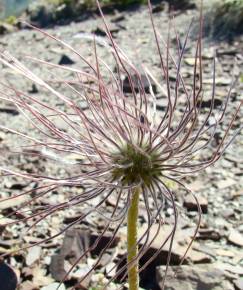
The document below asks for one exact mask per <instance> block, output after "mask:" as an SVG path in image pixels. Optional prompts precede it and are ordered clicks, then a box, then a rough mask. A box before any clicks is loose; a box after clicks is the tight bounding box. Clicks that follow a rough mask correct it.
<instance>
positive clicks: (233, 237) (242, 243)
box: [228, 230, 243, 247]
mask: <svg viewBox="0 0 243 290" xmlns="http://www.w3.org/2000/svg"><path fill="white" fill-rule="evenodd" d="M228 241H229V242H231V243H232V244H234V245H236V246H239V247H243V235H242V234H241V233H240V232H238V231H237V230H231V231H230V233H229V236H228Z"/></svg>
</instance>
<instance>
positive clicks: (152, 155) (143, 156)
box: [112, 144, 161, 187]
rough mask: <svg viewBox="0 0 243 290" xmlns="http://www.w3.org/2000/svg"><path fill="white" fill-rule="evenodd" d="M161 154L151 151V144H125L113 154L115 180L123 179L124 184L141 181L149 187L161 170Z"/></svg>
mask: <svg viewBox="0 0 243 290" xmlns="http://www.w3.org/2000/svg"><path fill="white" fill-rule="evenodd" d="M158 157H159V154H158V153H157V152H153V151H151V148H150V146H149V145H147V144H145V145H140V147H139V146H133V145H132V144H126V145H124V146H123V147H122V148H121V150H120V151H119V152H116V153H115V154H114V155H113V161H114V164H116V165H117V166H116V167H115V168H114V170H113V172H112V175H113V178H114V179H115V180H121V181H122V183H123V184H124V185H131V184H134V183H139V182H141V183H142V184H143V185H145V186H146V187H149V186H150V185H151V184H152V182H153V179H154V178H156V177H159V175H160V172H161V166H160V162H159V160H158Z"/></svg>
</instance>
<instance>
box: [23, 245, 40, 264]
mask: <svg viewBox="0 0 243 290" xmlns="http://www.w3.org/2000/svg"><path fill="white" fill-rule="evenodd" d="M40 255H41V247H39V246H35V247H31V248H30V249H29V250H28V254H27V256H26V260H25V261H26V265H27V266H31V265H32V264H34V263H35V262H36V261H38V260H39V258H40Z"/></svg>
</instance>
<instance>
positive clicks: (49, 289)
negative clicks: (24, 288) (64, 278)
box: [40, 283, 66, 290]
mask: <svg viewBox="0 0 243 290" xmlns="http://www.w3.org/2000/svg"><path fill="white" fill-rule="evenodd" d="M57 289H59V290H66V287H65V286H64V285H63V284H61V285H60V284H59V283H52V284H50V285H48V286H44V287H42V288H41V289H40V290H57Z"/></svg>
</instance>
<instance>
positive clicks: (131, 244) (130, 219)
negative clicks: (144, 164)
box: [127, 187, 140, 290]
mask: <svg viewBox="0 0 243 290" xmlns="http://www.w3.org/2000/svg"><path fill="white" fill-rule="evenodd" d="M139 194H140V188H139V187H137V188H135V189H134V190H133V196H132V201H131V205H130V207H129V210H128V214H127V262H128V263H131V264H129V266H128V284H129V290H138V288H139V275H138V259H136V258H135V257H136V256H137V254H138V246H137V231H138V227H137V221H138V204H139ZM132 261H133V262H132Z"/></svg>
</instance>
